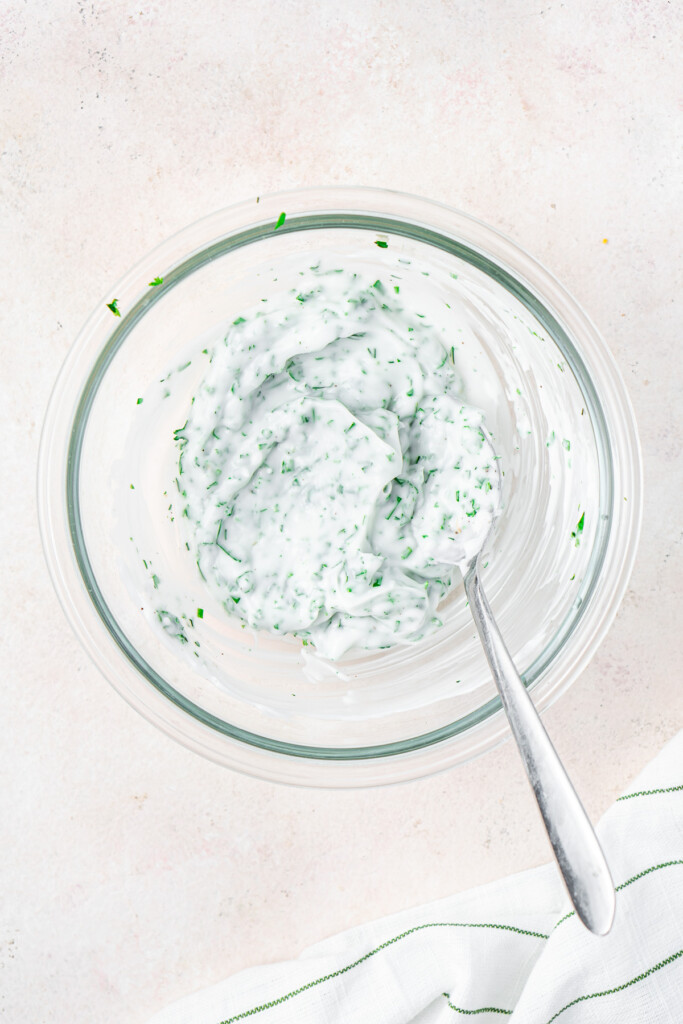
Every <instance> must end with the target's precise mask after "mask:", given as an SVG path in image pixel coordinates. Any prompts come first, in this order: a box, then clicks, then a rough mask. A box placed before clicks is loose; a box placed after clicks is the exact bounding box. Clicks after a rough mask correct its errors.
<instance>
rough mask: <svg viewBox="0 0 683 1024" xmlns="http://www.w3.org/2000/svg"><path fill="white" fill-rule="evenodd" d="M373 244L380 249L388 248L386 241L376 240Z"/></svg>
mask: <svg viewBox="0 0 683 1024" xmlns="http://www.w3.org/2000/svg"><path fill="white" fill-rule="evenodd" d="M375 245H376V246H378V247H379V248H380V249H388V248H389V243H388V242H379V241H378V242H375Z"/></svg>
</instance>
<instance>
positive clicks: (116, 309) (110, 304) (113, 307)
mask: <svg viewBox="0 0 683 1024" xmlns="http://www.w3.org/2000/svg"><path fill="white" fill-rule="evenodd" d="M107 309H110V310H111V311H112V313H113V314H114V316H121V314H120V312H119V300H118V299H113V300H112V301H111V302H108V303H107Z"/></svg>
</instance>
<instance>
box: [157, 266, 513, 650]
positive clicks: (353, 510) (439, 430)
mask: <svg viewBox="0 0 683 1024" xmlns="http://www.w3.org/2000/svg"><path fill="white" fill-rule="evenodd" d="M299 282H300V283H299V287H298V289H297V288H295V289H293V290H288V291H285V292H280V293H277V292H275V293H274V294H272V295H271V296H270V297H269V299H268V302H267V303H265V302H264V303H262V304H258V305H257V306H255V307H252V308H251V309H249V310H245V311H244V312H243V313H242V315H241V316H239V317H237V318H236V319H235V320H234V322H232V323H231V324H230V325H228V326H226V328H225V329H224V330H223V331H221V332H220V334H219V335H218V339H219V340H218V341H217V342H216V343H215V344H214V345H213V347H211V348H210V349H208V351H207V353H206V354H207V355H208V358H209V366H208V369H207V372H206V374H205V376H204V378H203V380H202V382H201V384H200V386H199V388H198V390H197V392H196V394H195V396H194V398H193V399H192V403H191V406H190V408H189V410H188V418H187V422H186V423H185V424H184V425H183V426H182V427H181V428H180V429H178V430H177V431H176V433H175V439H176V443H177V445H178V449H179V456H178V476H177V480H176V485H177V488H178V491H179V493H180V497H181V503H180V506H179V508H178V511H179V513H180V520H179V521H180V527H181V532H182V536H183V540H184V542H185V547H186V548H187V550H188V552H189V554H188V557H192V558H194V560H195V561H196V564H197V568H198V571H199V573H201V576H202V578H203V579H204V580H205V583H206V586H207V587H208V588H209V589H210V591H211V592H212V593H213V595H214V596H215V597H216V598H217V599H218V600H219V601H220V602H221V603H222V605H223V607H224V608H225V610H226V612H228V613H229V614H230V615H232V616H237V617H238V618H240V619H241V620H242V621H243V622H244V623H245V624H247V625H248V626H250V627H252V628H255V629H260V630H268V631H270V632H272V633H274V634H276V635H278V634H279V635H283V634H290V635H291V634H293V635H295V636H297V637H299V638H300V639H301V640H302V641H303V642H304V643H305V644H309V643H310V644H312V645H313V646H314V648H315V650H316V651H317V652H318V653H319V654H321V655H323V656H324V657H327V658H331V659H336V658H339V657H341V656H342V655H343V654H344V653H345V652H346V651H348V650H349V649H350V648H353V647H356V648H364V649H367V650H373V649H379V648H385V647H390V646H393V645H394V644H399V643H406V642H412V641H417V640H419V639H421V638H422V637H424V636H425V635H427V634H428V633H430V632H432V631H433V630H434V629H436V628H438V626H439V625H440V620H439V618H438V615H437V606H438V605H439V602H440V601H441V600H442V599H443V598H444V597H445V595H446V594H447V593H448V591H449V590H450V589H451V587H452V586H453V584H454V582H456V581H457V580H459V579H460V574H459V572H458V570H457V569H455V568H454V567H455V566H456V565H458V564H462V563H463V562H465V561H468V560H469V559H470V558H472V557H473V556H474V555H475V554H476V553H477V551H478V549H479V547H480V546H481V544H482V541H483V538H484V537H485V535H486V533H487V532H488V528H489V526H490V524H491V523H492V521H493V519H494V517H495V515H496V513H497V511H498V508H499V504H500V484H499V474H498V471H497V467H496V455H495V453H494V451H493V449H492V447H491V444H490V443H489V440H488V437H487V434H486V432H485V429H484V424H483V416H482V413H481V412H480V411H479V410H477V409H475V408H473V407H472V406H470V405H468V404H466V403H465V402H464V401H463V397H462V391H463V388H462V382H461V380H460V377H459V375H458V370H457V366H456V363H455V359H454V349H453V348H448V347H446V345H444V343H443V341H442V340H441V338H440V337H438V336H437V335H436V333H435V332H434V330H433V329H432V328H430V326H429V324H428V322H427V320H426V319H425V317H424V316H423V315H421V314H420V312H419V311H416V310H414V309H410V308H406V306H405V305H404V303H403V301H402V297H401V293H400V285H399V284H397V283H395V280H393V279H392V276H391V275H390V274H387V275H386V276H383V277H381V278H379V279H377V280H373V279H372V277H370V276H368V275H367V274H366V273H364V272H362V271H361V272H359V273H353V272H351V271H350V270H344V269H341V270H340V269H338V268H336V267H334V266H333V265H329V266H325V265H324V263H322V262H321V263H319V264H318V265H317V266H315V267H312V268H311V269H309V270H307V271H305V272H302V274H301V275H300V278H299Z"/></svg>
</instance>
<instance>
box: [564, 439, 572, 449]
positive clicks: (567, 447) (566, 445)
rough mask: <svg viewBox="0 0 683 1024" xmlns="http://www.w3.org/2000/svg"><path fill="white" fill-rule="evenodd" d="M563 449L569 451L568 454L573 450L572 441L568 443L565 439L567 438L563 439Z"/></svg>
mask: <svg viewBox="0 0 683 1024" xmlns="http://www.w3.org/2000/svg"><path fill="white" fill-rule="evenodd" d="M562 447H563V448H564V450H565V451H567V452H568V451H570V450H571V447H572V446H571V442H570V441H568V440H567V438H566V437H565V438H564V439H563V441H562Z"/></svg>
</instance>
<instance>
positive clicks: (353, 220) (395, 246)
mask: <svg viewBox="0 0 683 1024" xmlns="http://www.w3.org/2000/svg"><path fill="white" fill-rule="evenodd" d="M282 212H285V213H286V219H285V220H284V223H279V226H278V222H279V221H280V222H281V221H282V218H281V216H280V215H281V213H282ZM321 253H322V254H323V255H324V256H325V258H331V259H335V260H338V261H339V263H340V266H351V265H352V264H353V265H356V264H358V266H359V267H362V268H364V270H368V269H370V270H371V271H372V272H374V269H375V268H377V269H378V274H379V273H385V274H386V273H388V274H392V275H394V276H395V277H396V279H397V280H398V279H399V278H400V279H401V280H404V281H405V284H406V287H408V288H409V287H413V286H415V287H416V288H417V287H418V286H419V287H420V288H422V293H423V294H426V292H425V289H426V290H427V292H428V293H429V298H430V301H431V310H432V312H431V313H430V315H431V316H432V319H433V321H434V329H435V330H438V331H440V332H441V337H442V339H443V340H444V344H445V345H446V346H449V345H452V346H453V347H454V352H455V356H454V358H455V360H456V365H457V366H458V368H459V370H460V371H461V373H462V376H463V379H464V382H465V383H464V386H465V393H466V398H467V399H468V400H469V401H471V402H472V404H474V405H477V406H479V407H480V408H482V409H483V410H484V412H485V414H486V423H487V426H488V428H489V430H490V432H491V433H492V435H493V437H494V444H495V446H496V450H497V452H498V454H499V456H500V459H501V461H500V466H501V468H502V472H503V474H504V476H503V501H504V511H503V514H502V515H501V518H500V520H499V523H498V526H497V528H496V530H495V533H494V535H493V537H492V538H491V540H490V543H489V545H488V548H487V550H486V551H485V553H484V558H483V561H484V563H485V567H484V571H483V583H484V586H485V589H486V592H487V595H488V597H489V601H490V603H491V605H492V608H493V610H494V613H495V614H496V617H497V619H498V622H499V624H500V627H501V629H502V632H503V635H504V636H505V638H506V641H507V644H508V646H509V648H510V651H511V654H512V656H513V657H514V659H515V662H516V664H517V666H518V668H519V670H520V673H521V675H522V677H523V679H524V681H525V683H526V685H527V686H528V687H529V688H530V690H531V691H532V693H533V696H534V700H535V702H536V704H537V706H538V707H539V708H540V710H543V709H544V708H546V707H548V706H549V704H550V703H551V702H552V701H553V700H554V699H555V698H556V697H557V696H558V695H559V694H560V693H562V692H563V691H564V690H565V689H566V688H567V686H569V684H570V683H571V682H572V681H573V680H574V679H576V678H577V676H578V675H579V674H580V673H581V671H582V670H583V669H584V668H585V667H586V665H587V663H588V661H589V660H590V658H591V657H592V655H593V654H594V652H595V650H596V649H597V647H598V645H599V643H600V642H601V640H602V638H603V637H604V635H605V633H606V631H607V629H608V628H609V626H610V624H611V622H612V620H613V618H614V616H615V614H616V611H617V608H618V605H619V602H620V600H621V598H622V595H623V593H624V590H625V587H626V584H627V581H628V577H629V574H630V571H631V568H632V565H633V560H634V556H635V552H636V546H637V538H638V532H639V526H640V516H641V465H640V453H639V445H638V437H637V432H636V426H635V422H634V418H633V413H632V409H631V406H630V403H629V400H628V396H627V394H626V390H625V388H624V385H623V382H622V380H621V378H620V376H619V373H618V371H617V368H616V366H615V363H614V361H613V359H612V357H611V355H610V353H609V352H608V350H607V348H606V347H605V344H604V343H603V341H602V340H601V338H600V336H599V335H598V333H597V331H596V329H595V328H594V326H593V325H592V324H591V322H590V321H589V320H588V318H587V317H586V315H585V314H584V313H583V312H582V310H581V309H580V308H579V307H578V306H577V305H576V303H575V302H574V301H573V300H572V299H571V297H570V296H569V295H568V294H567V293H566V292H565V291H564V289H563V288H562V287H561V285H560V284H558V282H557V281H556V280H555V279H554V278H553V277H552V276H551V275H550V274H549V273H548V272H547V271H546V270H544V269H543V268H542V267H541V266H540V265H539V264H538V263H536V262H535V261H534V260H533V259H532V258H531V257H530V256H528V255H527V254H526V253H525V252H523V251H522V250H520V249H519V248H518V247H517V246H516V245H514V244H513V243H512V242H510V241H509V240H508V239H506V238H504V237H503V236H501V235H500V234H498V233H497V232H496V231H494V230H493V229H492V228H490V227H487V226H486V225H484V224H482V223H480V222H479V221H477V220H475V219H473V218H471V217H469V216H466V215H465V214H463V213H459V212H457V211H455V210H451V209H449V208H448V207H445V206H442V205H440V204H437V203H433V202H429V201H426V200H424V199H418V198H415V197H413V196H408V195H403V194H399V193H394V192H387V191H383V190H378V189H360V188H359V189H349V188H345V189H336V188H335V189H311V190H301V191H295V192H289V193H281V194H279V195H274V196H269V197H261V198H260V199H256V200H253V201H250V202H246V203H242V204H240V205H238V206H233V207H231V208H229V209H227V210H222V211H220V212H218V213H215V214H213V215H211V216H210V217H207V218H205V219H204V220H201V221H199V222H198V223H196V224H193V225H192V226H190V227H188V228H186V229H184V230H183V231H181V232H180V233H179V234H177V235H175V236H174V237H173V238H171V239H169V240H168V241H167V242H164V243H163V244H162V245H161V246H159V247H158V248H157V249H156V250H155V251H154V252H152V253H151V254H150V255H149V256H148V257H146V258H145V259H144V260H143V261H142V262H141V263H139V264H138V265H137V266H136V267H134V268H133V269H132V270H131V271H130V272H129V273H128V274H126V276H125V277H124V278H123V279H122V280H121V281H119V283H118V284H117V285H116V286H115V287H114V289H113V290H112V292H111V293H110V294H109V295H107V296H106V297H105V299H103V300H102V302H101V303H99V305H98V306H97V308H96V310H95V312H94V313H93V314H92V316H91V317H90V319H89V320H88V322H87V323H86V325H85V327H84V328H83V330H82V331H81V333H80V335H79V336H78V338H77V340H76V342H75V344H74V346H73V348H72V350H71V352H70V353H69V355H68V357H67V359H66V362H65V364H64V367H63V369H62V371H61V373H60V376H59V379H58V381H57V383H56V385H55V389H54V392H53V395H52V398H51V401H50V404H49V408H48V411H47V415H46V420H45V425H44V429H43V437H42V443H41V452H40V460H39V478H38V498H39V515H40V525H41V533H42V537H43V545H44V548H45V554H46V558H47V562H48V566H49V569H50V573H51V575H52V579H53V582H54V585H55V587H56V590H57V593H58V595H59V598H60V600H61V602H62V605H63V607H64V610H65V612H66V614H67V617H68V618H69V620H70V622H71V624H72V626H73V628H74V630H75V632H76V634H77V635H78V637H79V639H80V640H81V642H82V643H83V645H84V647H85V649H86V650H87V651H88V653H89V654H90V656H91V657H92V659H93V661H94V662H95V664H96V665H97V666H98V667H99V668H100V669H101V671H102V672H103V674H104V675H105V676H106V678H107V679H109V681H110V682H111V683H112V685H113V686H114V687H115V688H116V689H117V690H118V691H119V693H120V694H121V695H122V696H123V697H124V698H125V699H126V700H127V701H128V702H129V703H130V704H131V705H132V706H133V707H135V708H137V710H138V711H140V712H141V713H142V714H143V715H145V717H146V718H148V719H149V720H150V721H151V722H153V723H154V724H155V725H157V726H159V727H160V728H162V729H163V730H164V731H165V732H166V733H168V734H169V735H170V736H172V737H174V738H175V739H177V740H179V741H180V742H182V743H184V744H185V745H186V746H188V747H190V748H191V749H193V750H195V751H197V752H199V753H201V754H203V755H205V756H207V757H209V758H211V759H213V760H214V761H217V762H219V763H221V764H224V765H227V766H229V767H231V768H234V769H237V770H240V771H244V772H247V773H249V774H252V775H256V776H259V777H262V778H266V779H270V780H275V781H281V782H287V783H293V784H302V785H321V786H351V787H353V786H365V785H379V784H385V783H390V782H397V781H402V780H407V779H413V778H416V777H419V776H423V775H427V774H431V773H433V772H436V771H439V770H441V769H444V768H446V767H448V766H450V765H453V764H455V763H457V762H461V761H464V760H466V759H467V758H470V757H472V756H474V755H476V754H479V753H481V752H482V751H484V750H487V749H489V748H491V747H492V746H493V745H495V744H496V743H497V742H499V741H500V740H501V739H502V738H503V737H504V736H505V735H506V733H507V724H506V720H505V717H504V715H503V712H502V709H501V705H500V701H499V699H498V697H497V694H496V691H495V688H494V686H493V683H492V681H491V679H490V675H489V672H488V669H487V665H486V662H485V659H484V656H483V653H482V651H481V649H480V646H479V643H478V640H477V638H476V634H475V632H474V627H473V625H472V622H471V619H470V615H469V611H468V609H467V606H466V600H465V596H464V591H463V588H462V585H460V586H456V587H455V588H454V590H453V591H452V592H451V593H450V594H449V595H448V597H447V599H446V600H445V601H444V602H443V606H442V607H441V608H440V610H439V614H440V617H441V619H442V620H443V626H442V627H441V628H439V629H438V630H437V631H436V632H435V633H433V634H432V635H431V636H429V637H426V638H425V639H424V640H422V641H420V642H419V643H416V644H413V645H405V646H401V647H394V648H391V649H388V650H385V651H375V652H363V651H352V652H349V654H348V655H347V656H346V657H344V658H343V659H342V660H341V661H340V662H339V663H332V662H325V661H324V660H322V659H320V658H317V657H316V656H315V655H311V654H310V652H308V651H306V649H305V648H303V647H302V645H301V642H300V641H297V640H295V639H293V638H287V637H283V638H276V637H271V636H269V635H266V634H263V633H254V632H252V631H251V630H248V629H244V628H242V627H241V624H240V623H239V622H238V621H237V620H235V619H233V618H231V617H229V616H227V615H226V614H225V613H224V612H223V611H222V610H221V608H220V606H218V605H214V604H212V598H211V596H210V595H209V594H207V592H206V588H205V586H204V585H203V583H202V580H201V579H200V578H199V576H198V574H197V571H196V567H195V566H194V564H191V565H190V564H189V563H188V561H187V559H183V557H182V555H183V552H182V550H181V545H180V542H179V535H178V533H177V524H174V523H173V521H172V520H173V517H172V516H171V515H168V514H167V504H166V503H167V501H168V496H167V494H166V493H165V491H166V490H167V487H166V482H167V480H168V479H169V476H172V475H173V460H174V459H176V460H177V451H176V450H175V448H174V445H173V430H174V429H175V428H176V427H178V426H180V425H181V424H182V423H183V421H184V419H185V418H186V414H187V408H188V405H189V402H190V401H191V396H192V393H193V388H196V386H197V384H198V382H199V380H200V379H201V360H200V359H198V358H195V357H196V356H197V354H198V353H199V352H200V351H201V347H202V345H203V344H204V345H205V344H206V341H205V339H206V337H210V336H211V332H212V331H213V332H215V331H216V330H217V329H219V328H220V325H222V324H225V323H227V322H230V321H232V320H233V319H235V318H236V317H237V316H239V315H240V313H241V312H242V311H243V310H244V309H245V308H247V307H248V306H250V305H252V304H253V303H255V302H258V301H259V299H261V300H262V301H266V300H267V299H268V296H269V295H272V294H273V293H274V292H275V291H278V290H282V289H283V288H285V287H286V286H288V285H289V283H290V282H291V281H292V280H294V279H295V277H296V274H297V273H298V269H297V268H300V267H301V266H306V265H308V263H310V262H311V261H312V260H313V259H314V258H317V256H318V255H319V254H321ZM158 278H162V279H163V283H162V284H159V285H155V286H150V282H151V281H153V280H155V279H158ZM418 278H419V279H420V280H419V281H418ZM114 298H116V299H117V302H118V310H119V311H120V314H121V315H120V316H119V317H117V316H115V315H113V314H112V311H111V310H110V309H109V308H107V305H106V303H107V302H111V301H112V300H113V299H114ZM181 370H182V371H183V373H182V378H183V379H182V383H181V385H180V386H179V387H176V388H175V389H174V390H173V394H171V395H169V396H168V402H167V403H166V404H165V405H164V403H163V402H161V403H159V402H157V403H156V404H155V403H154V402H152V401H146V398H147V397H148V396H150V395H154V394H157V395H158V389H159V387H160V384H163V380H162V379H163V378H165V377H166V376H167V375H168V373H169V372H178V374H179V377H178V379H179V378H180V372H179V371H181ZM155 389H156V391H155ZM164 394H165V393H164ZM139 399H142V401H140V400H139ZM160 578H161V579H163V580H164V581H165V583H166V585H167V592H168V593H171V594H172V595H175V597H171V598H168V599H167V601H168V608H167V611H168V612H169V616H170V618H169V619H168V620H167V622H168V621H171V622H173V621H176V617H177V616H181V614H182V613H181V608H182V609H185V610H187V608H191V609H195V608H198V607H202V608H203V609H204V615H203V617H202V619H201V621H199V619H198V618H197V617H196V616H195V618H194V621H192V623H191V627H192V633H191V637H192V640H193V641H194V640H196V641H197V642H196V643H194V642H193V643H179V642H178V639H177V635H176V636H174V635H172V634H173V630H168V629H167V630H164V629H161V628H159V620H160V616H159V615H158V614H155V611H156V612H158V607H156V608H155V588H156V585H157V582H158V580H159V579H160ZM169 587H170V590H169V589H168V588H169ZM174 602H175V603H174ZM177 621H180V619H179V618H178V619H177ZM182 621H183V623H185V624H186V623H187V618H185V619H183V620H182ZM186 632H187V630H186ZM176 633H177V631H176Z"/></svg>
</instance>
